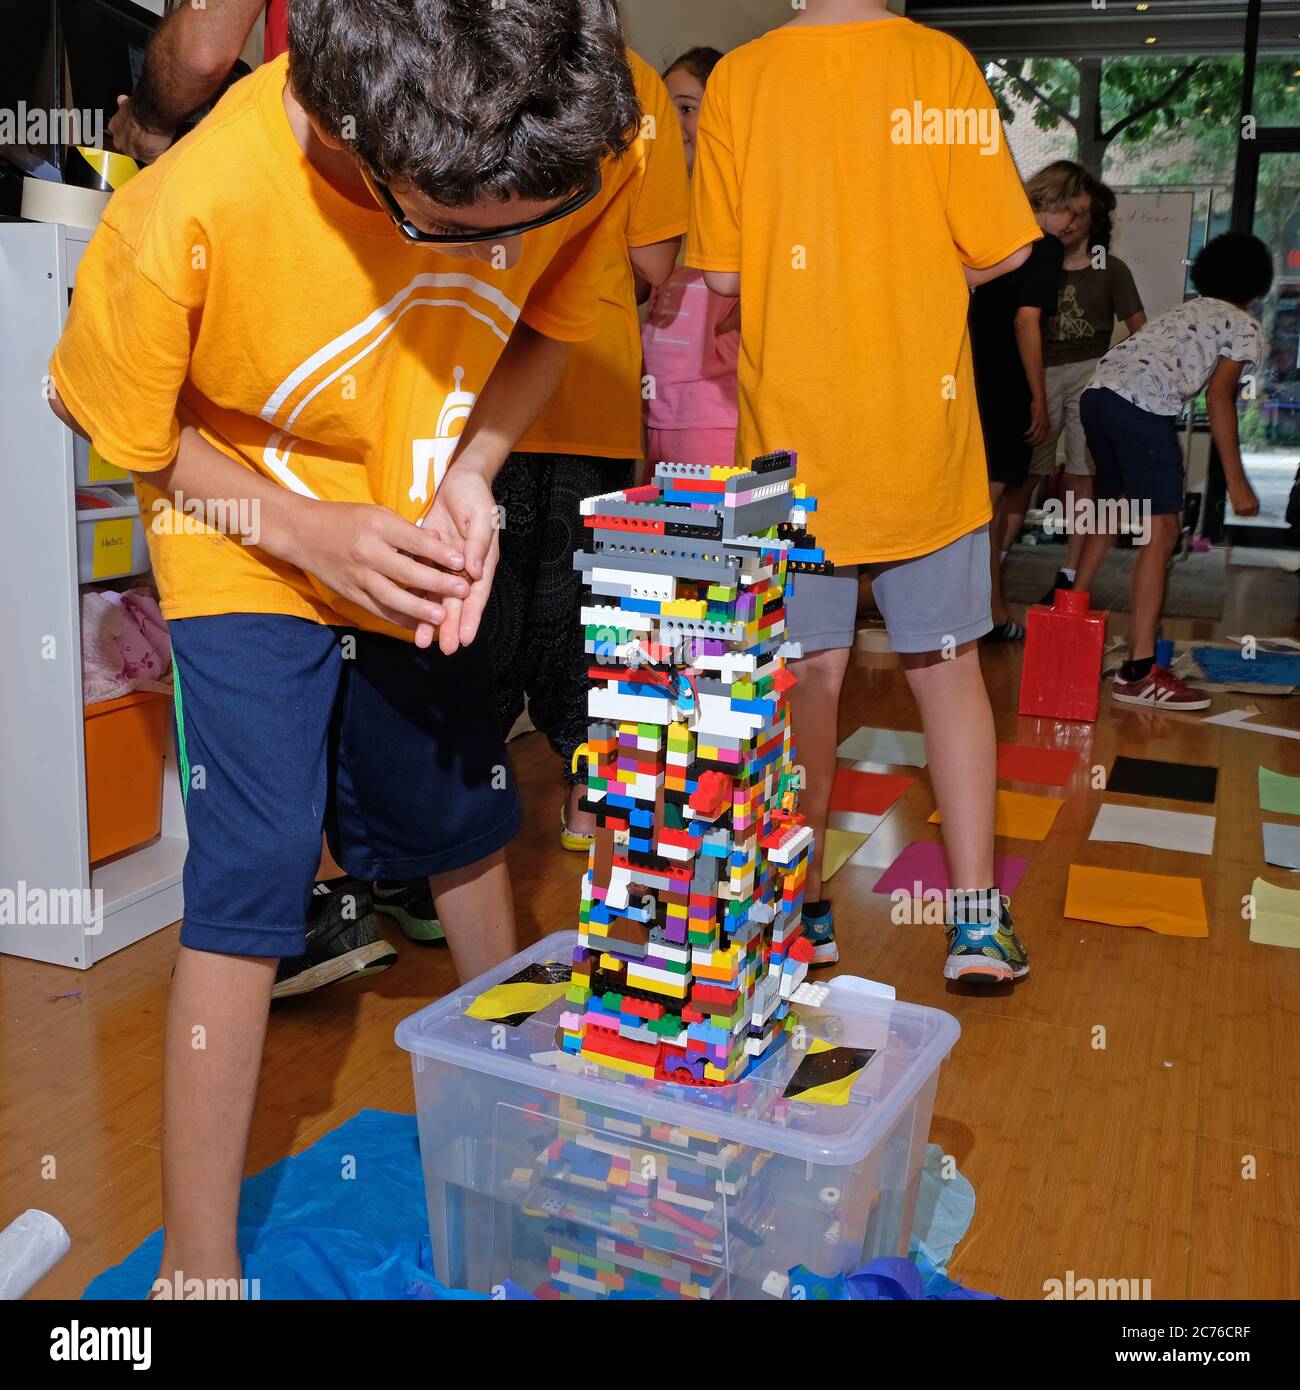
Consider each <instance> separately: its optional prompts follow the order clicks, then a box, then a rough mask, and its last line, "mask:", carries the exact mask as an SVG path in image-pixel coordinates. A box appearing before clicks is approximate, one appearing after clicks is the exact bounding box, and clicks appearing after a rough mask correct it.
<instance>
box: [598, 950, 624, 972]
mask: <svg viewBox="0 0 1300 1390" xmlns="http://www.w3.org/2000/svg"><path fill="white" fill-rule="evenodd" d="M600 968H601V969H602V970H613V971H616V972H617V971H620V970H622V969H623V962H622V961H621V960H619V959H618V957H617V956H611V955H610V954H609V952H608V951H603V952H601V957H600Z"/></svg>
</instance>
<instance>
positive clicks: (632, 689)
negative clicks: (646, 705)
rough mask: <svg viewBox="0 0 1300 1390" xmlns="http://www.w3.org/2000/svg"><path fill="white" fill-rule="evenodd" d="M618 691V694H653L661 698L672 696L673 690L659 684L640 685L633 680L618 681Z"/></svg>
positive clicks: (666, 698) (665, 698) (668, 698)
mask: <svg viewBox="0 0 1300 1390" xmlns="http://www.w3.org/2000/svg"><path fill="white" fill-rule="evenodd" d="M618 693H619V694H620V695H653V696H657V697H658V698H659V699H661V700H671V699H672V698H673V692H672V691H671V690H665V689H664V688H663V686H661V685H642V684H639V683H635V682H633V681H619V683H618Z"/></svg>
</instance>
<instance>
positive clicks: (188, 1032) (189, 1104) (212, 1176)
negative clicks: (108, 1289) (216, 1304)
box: [158, 946, 277, 1297]
mask: <svg viewBox="0 0 1300 1390" xmlns="http://www.w3.org/2000/svg"><path fill="white" fill-rule="evenodd" d="M276 964H277V962H276V961H274V960H266V959H262V958H260V957H252V956H222V955H216V954H214V953H213V952H211V951H192V950H189V949H188V948H187V947H184V946H182V947H181V948H180V952H179V954H178V956H177V958H176V972H175V974H174V975H173V976H172V987H171V994H170V997H169V998H168V1001H167V1023H166V1029H165V1033H164V1042H163V1049H164V1067H163V1135H162V1166H163V1251H162V1258H161V1260H160V1262H159V1268H158V1277H159V1279H160V1280H163V1279H165V1280H169V1281H170V1280H173V1279H174V1278H175V1277H176V1275H177V1274H178V1273H179V1274H180V1275H181V1277H182V1278H183V1279H220V1280H227V1279H238V1278H239V1276H240V1266H239V1252H238V1250H237V1249H236V1246H235V1226H236V1219H237V1217H238V1213H239V1186H240V1182H241V1181H242V1179H243V1176H244V1160H245V1156H246V1153H247V1149H248V1131H249V1127H250V1125H251V1123H252V1118H253V1104H254V1101H255V1100H256V1098H257V1077H258V1072H259V1070H260V1069H261V1065H262V1044H263V1043H264V1041H265V1039H266V1019H267V1014H268V1012H269V1011H270V1006H271V986H272V984H273V983H274V982H275V967H276ZM183 1292H184V1290H183V1289H180V1290H176V1289H174V1290H173V1295H172V1296H173V1297H181V1296H183Z"/></svg>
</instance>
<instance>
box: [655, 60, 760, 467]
mask: <svg viewBox="0 0 1300 1390" xmlns="http://www.w3.org/2000/svg"><path fill="white" fill-rule="evenodd" d="M721 57H722V54H721V53H719V52H718V50H717V49H716V48H692V49H690V50H689V51H688V52H686V53H683V54H682V56H681V57H680V58H678V59H677V60H676V62H674V63H672V64H671V65H670V66H669V67H668V68H667V70H666V71H665V72H664V85H665V86H666V87H667V88H668V95H669V96H670V97H671V98H672V100H673V105H674V106H675V107H676V108H677V114H678V117H679V118H680V120H681V123H682V143H683V145H684V147H685V150H686V163H687V167H688V168H691V167H693V166H694V162H695V125H696V121H697V120H698V118H699V112H700V102H701V100H702V99H703V97H704V86H705V83H706V82H707V81H708V79H709V74H710V73H711V72H712V71H713V68H714V65H715V64H716V63H717V62H718V60H719V59H720V58H721ZM739 308H740V301H739V300H736V299H724V298H723V297H722V296H721V295H716V294H714V293H713V292H712V291H711V290H710V289H708V287H707V286H706V285H705V283H704V275H703V273H702V272H701V271H698V270H691V269H690V268H689V267H687V266H679V267H678V268H677V269H676V270H675V271H674V272H673V273H672V275H671V276H670V277H669V279H668V280H667V281H665V282H664V284H662V285H661V286H660V287H659V288H658V289H657V290H655V291H654V293H653V294H652V295H651V297H650V302H649V307H648V309H647V313H646V322H645V326H644V327H643V328H642V330H641V344H642V350H643V352H644V355H645V372H646V375H647V376H648V377H649V378H650V379H651V383H652V385H653V393H652V395H651V397H650V399H649V400H648V401H647V402H646V417H645V423H646V459H647V461H648V462H649V463H651V464H655V463H658V462H660V461H661V460H664V459H666V460H668V461H670V462H672V463H700V464H722V465H727V466H729V465H731V464H732V463H734V462H735V451H736V423H737V420H738V418H739V407H738V404H737V394H736V358H737V356H738V354H739V352H740V331H739V329H740V316H739Z"/></svg>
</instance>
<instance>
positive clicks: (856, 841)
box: [822, 829, 867, 883]
mask: <svg viewBox="0 0 1300 1390" xmlns="http://www.w3.org/2000/svg"><path fill="white" fill-rule="evenodd" d="M866 842H867V837H866V836H865V835H860V834H859V833H858V832H857V831H856V830H834V829H827V831H826V852H825V856H824V857H823V859H822V882H823V883H825V882H826V880H827V879H828V878H832V877H833V876H834V875H835V874H837V873H839V871H840V870H841V869H842V868H843V867H844V866H845V864H847V863H848V862H849V860H850V859H852V858H853V856H854V855H855V854H856V853H857V852H858V850H860V849H861V848H862V846H863V845H865V844H866Z"/></svg>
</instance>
